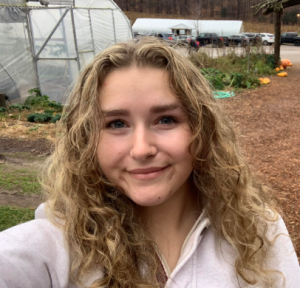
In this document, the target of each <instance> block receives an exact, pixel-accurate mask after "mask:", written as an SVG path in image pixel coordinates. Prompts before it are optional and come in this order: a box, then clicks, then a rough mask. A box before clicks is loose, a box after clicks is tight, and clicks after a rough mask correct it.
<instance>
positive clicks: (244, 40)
mask: <svg viewBox="0 0 300 288" xmlns="http://www.w3.org/2000/svg"><path fill="white" fill-rule="evenodd" d="M228 41H229V45H232V46H234V45H237V46H238V47H242V46H243V47H244V46H247V45H249V43H250V40H249V37H248V36H246V35H242V34H234V35H230V36H228Z"/></svg>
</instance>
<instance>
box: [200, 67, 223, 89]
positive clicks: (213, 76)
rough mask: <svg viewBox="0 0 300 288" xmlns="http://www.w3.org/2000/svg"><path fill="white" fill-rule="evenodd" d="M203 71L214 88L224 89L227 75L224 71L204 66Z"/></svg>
mask: <svg viewBox="0 0 300 288" xmlns="http://www.w3.org/2000/svg"><path fill="white" fill-rule="evenodd" d="M201 73H202V75H204V76H205V78H206V79H207V80H208V81H209V83H210V84H211V85H212V87H213V88H215V89H217V90H222V89H224V86H225V84H224V79H225V76H226V75H225V74H224V73H222V72H220V71H219V70H217V69H215V68H206V69H205V68H202V69H201Z"/></svg>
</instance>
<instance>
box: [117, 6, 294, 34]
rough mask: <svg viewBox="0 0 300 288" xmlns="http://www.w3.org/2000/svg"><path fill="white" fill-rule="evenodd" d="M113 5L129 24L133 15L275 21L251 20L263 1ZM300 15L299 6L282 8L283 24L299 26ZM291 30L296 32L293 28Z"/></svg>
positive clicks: (270, 17) (268, 18) (261, 18)
mask: <svg viewBox="0 0 300 288" xmlns="http://www.w3.org/2000/svg"><path fill="white" fill-rule="evenodd" d="M115 2H116V4H118V6H119V7H120V8H121V9H122V10H123V11H124V12H125V14H126V15H128V17H129V19H130V20H131V21H132V22H134V21H135V19H136V18H138V17H134V15H138V14H139V15H144V17H143V18H146V17H147V18H150V17H151V18H178V19H203V20H209V19H214V20H221V19H222V20H243V21H245V22H251V23H253V22H261V23H271V24H272V23H273V21H274V17H273V15H272V14H271V15H267V16H264V15H262V14H261V13H260V14H259V15H258V16H256V17H253V9H251V7H252V6H254V5H256V4H258V3H261V2H264V0H115ZM127 12H128V13H127ZM136 13H137V14H136ZM299 13H300V5H297V6H294V7H290V8H288V9H285V10H284V15H283V24H285V25H297V21H298V26H299V25H300V19H299V18H297V14H299ZM158 16H159V17H158ZM139 17H141V16H139ZM293 30H297V29H296V27H295V28H294V29H293Z"/></svg>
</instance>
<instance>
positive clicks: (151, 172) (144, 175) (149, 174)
mask: <svg viewBox="0 0 300 288" xmlns="http://www.w3.org/2000/svg"><path fill="white" fill-rule="evenodd" d="M169 167H170V165H168V166H165V167H150V168H144V169H134V170H131V171H128V172H129V174H130V175H131V176H132V177H133V178H135V179H137V180H152V179H155V178H158V177H159V176H160V175H162V174H163V173H164V172H165V171H166V170H167V168H169Z"/></svg>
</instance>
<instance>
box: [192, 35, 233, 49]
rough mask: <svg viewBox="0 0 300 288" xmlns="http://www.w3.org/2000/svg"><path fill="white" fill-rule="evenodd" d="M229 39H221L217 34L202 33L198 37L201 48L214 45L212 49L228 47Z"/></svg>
mask: <svg viewBox="0 0 300 288" xmlns="http://www.w3.org/2000/svg"><path fill="white" fill-rule="evenodd" d="M227 39H228V38H227V37H219V36H218V34H217V33H201V34H200V35H198V36H197V37H196V40H197V41H198V42H199V43H200V46H203V45H207V44H212V47H221V46H223V45H227V42H226V41H227Z"/></svg>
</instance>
